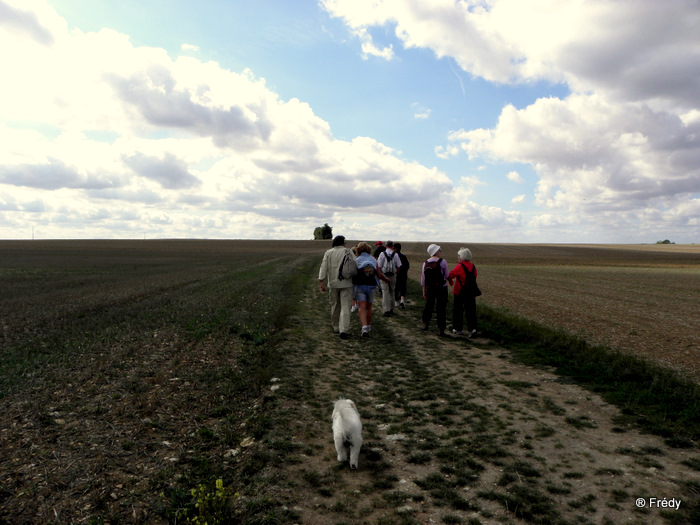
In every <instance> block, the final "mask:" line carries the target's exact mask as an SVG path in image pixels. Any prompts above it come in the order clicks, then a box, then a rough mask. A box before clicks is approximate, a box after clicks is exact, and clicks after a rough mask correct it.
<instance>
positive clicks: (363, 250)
mask: <svg viewBox="0 0 700 525" xmlns="http://www.w3.org/2000/svg"><path fill="white" fill-rule="evenodd" d="M352 282H353V284H354V285H355V298H356V299H357V306H358V312H359V314H360V322H361V323H362V331H361V332H360V336H361V337H369V333H370V331H371V330H372V303H373V302H374V296H375V294H376V292H377V261H376V259H375V258H374V257H372V247H371V246H370V245H369V244H368V243H366V242H361V243H360V244H358V245H357V274H356V275H355V277H353V278H352Z"/></svg>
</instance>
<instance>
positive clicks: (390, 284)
mask: <svg viewBox="0 0 700 525" xmlns="http://www.w3.org/2000/svg"><path fill="white" fill-rule="evenodd" d="M400 267H401V259H400V258H399V256H398V254H397V253H396V252H395V251H394V243H393V241H386V249H385V250H384V251H383V252H382V253H380V254H379V257H378V258H377V274H378V275H379V279H380V280H381V281H382V310H383V311H384V317H390V316H392V315H393V314H394V303H395V299H394V290H396V272H397V271H398V270H399V268H400Z"/></svg>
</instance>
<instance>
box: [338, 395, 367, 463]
mask: <svg viewBox="0 0 700 525" xmlns="http://www.w3.org/2000/svg"><path fill="white" fill-rule="evenodd" d="M333 440H334V441H335V450H336V452H338V461H341V462H342V461H347V459H348V452H347V450H346V448H345V446H346V445H347V446H348V447H349V448H350V468H352V469H356V468H357V462H358V459H359V457H360V448H362V422H361V421H360V414H358V412H357V407H356V406H355V403H353V402H352V401H350V400H349V399H343V398H340V399H338V401H336V402H335V404H334V406H333Z"/></svg>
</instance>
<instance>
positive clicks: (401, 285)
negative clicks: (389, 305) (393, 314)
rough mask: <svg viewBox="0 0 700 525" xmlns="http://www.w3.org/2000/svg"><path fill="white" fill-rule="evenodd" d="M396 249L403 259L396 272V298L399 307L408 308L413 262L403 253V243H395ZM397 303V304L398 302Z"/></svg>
mask: <svg viewBox="0 0 700 525" xmlns="http://www.w3.org/2000/svg"><path fill="white" fill-rule="evenodd" d="M394 251H395V252H396V253H397V254H398V255H399V259H401V266H399V269H398V271H397V272H396V292H395V296H394V299H395V300H396V303H398V307H399V308H401V309H402V310H403V309H404V308H406V289H407V287H408V269H409V268H410V267H411V264H410V263H409V262H408V257H406V256H405V255H404V254H403V253H401V243H400V242H396V243H394ZM396 303H395V304H396Z"/></svg>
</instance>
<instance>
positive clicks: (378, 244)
mask: <svg viewBox="0 0 700 525" xmlns="http://www.w3.org/2000/svg"><path fill="white" fill-rule="evenodd" d="M383 244H384V243H383V242H382V241H377V242H375V243H374V245H375V246H382V245H383Z"/></svg>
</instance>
